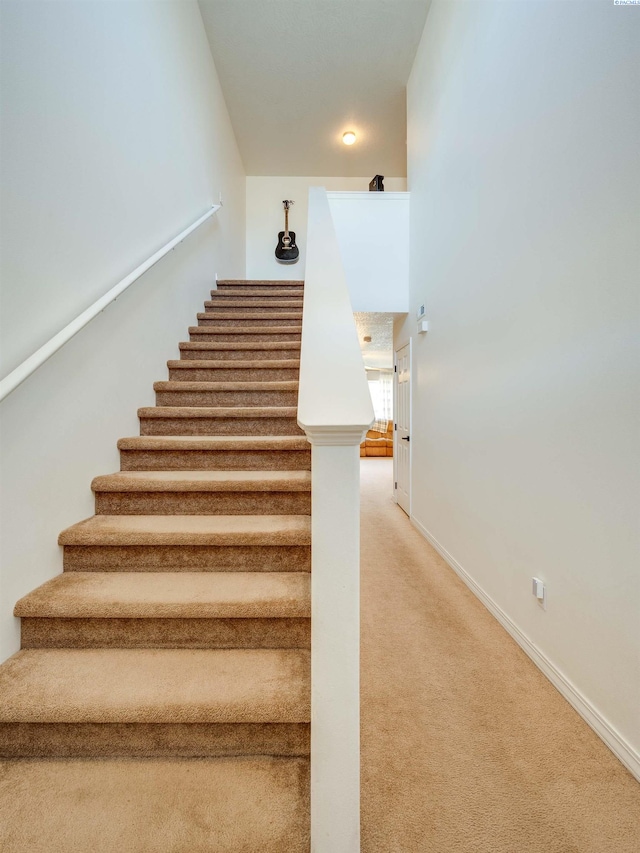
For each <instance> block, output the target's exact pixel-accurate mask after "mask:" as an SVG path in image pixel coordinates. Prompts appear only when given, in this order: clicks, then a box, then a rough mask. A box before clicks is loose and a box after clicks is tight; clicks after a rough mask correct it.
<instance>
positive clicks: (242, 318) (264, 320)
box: [198, 310, 302, 329]
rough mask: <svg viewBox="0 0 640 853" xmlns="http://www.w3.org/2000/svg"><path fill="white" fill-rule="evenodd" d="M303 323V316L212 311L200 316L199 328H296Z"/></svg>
mask: <svg viewBox="0 0 640 853" xmlns="http://www.w3.org/2000/svg"><path fill="white" fill-rule="evenodd" d="M301 322H302V314H299V315H297V314H292V313H288V314H277V313H272V312H271V313H270V314H265V315H258V316H251V315H249V314H247V315H245V314H240V315H238V316H234V314H233V312H231V311H229V312H227V313H224V314H219V313H218V312H216V311H213V310H212V311H210V312H207V313H204V314H198V326H221V327H226V328H228V329H237V328H241V329H250V328H254V327H256V326H258V327H261V326H276V327H280V326H295V327H298V326H299V325H300V323H301Z"/></svg>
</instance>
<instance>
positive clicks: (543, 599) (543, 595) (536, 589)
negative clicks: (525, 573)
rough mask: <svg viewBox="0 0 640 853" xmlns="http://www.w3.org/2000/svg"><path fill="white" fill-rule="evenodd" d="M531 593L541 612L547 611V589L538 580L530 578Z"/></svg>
mask: <svg viewBox="0 0 640 853" xmlns="http://www.w3.org/2000/svg"><path fill="white" fill-rule="evenodd" d="M531 592H532V593H533V594H534V595H535V597H536V600H537V602H538V604H539V605H540V607H542V609H543V610H546V609H547V587H546V584H545V583H544V582H543V581H541V580H540V578H531Z"/></svg>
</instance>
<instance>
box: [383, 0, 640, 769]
mask: <svg viewBox="0 0 640 853" xmlns="http://www.w3.org/2000/svg"><path fill="white" fill-rule="evenodd" d="M639 44H640V15H639V14H638V9H637V8H636V7H624V6H615V5H614V4H613V3H611V2H609V3H592V2H572V3H555V2H537V3H534V2H529V3H503V2H477V3H468V2H439V1H438V0H434V3H433V5H432V7H431V11H430V13H429V17H428V19H427V23H426V27H425V31H424V35H423V38H422V42H421V45H420V49H419V51H418V55H417V58H416V61H415V65H414V68H413V72H412V75H411V79H410V81H409V87H408V131H409V133H408V136H409V140H408V146H409V150H408V156H409V160H408V162H409V169H408V171H409V177H408V188H409V190H410V192H411V290H410V293H411V299H410V301H411V305H410V314H409V316H408V318H407V320H406V321H405V322H404V324H400V327H399V328H397V329H396V344H397V345H401V344H402V343H404V342H405V341H406V340H407V338H408V337H409V336H412V337H414V342H413V353H414V361H413V426H412V441H411V448H412V453H413V458H412V513H413V517H414V523H415V524H416V526H417V527H418V528H419V529H420V530H421V531H422V532H423V533H424V534H425V535H426V536H427V537H428V538H430V539H431V541H432V542H433V543H434V544H435V545H436V547H438V548H439V549H440V550H441V552H442V553H443V554H445V555H446V557H447V559H448V560H449V561H450V563H451V564H452V565H453V566H454V567H455V568H456V569H457V570H458V571H459V572H460V573H461V574H462V575H463V576H464V577H465V579H466V581H467V582H468V583H469V585H470V586H471V587H472V588H474V589H475V591H476V592H477V593H478V594H479V595H480V597H481V598H482V599H483V600H484V601H485V603H487V604H488V606H489V607H490V608H491V609H493V612H494V613H496V615H498V616H499V618H500V619H501V620H502V622H503V624H504V625H505V626H506V627H507V628H508V629H509V630H510V631H511V632H512V634H513V635H514V636H516V637H517V638H518V639H519V641H520V642H521V644H522V645H523V647H524V648H525V650H527V651H528V652H529V654H531V655H532V657H533V658H534V660H536V661H537V662H538V664H539V665H540V666H541V667H542V668H543V669H544V670H545V671H546V672H547V674H548V675H549V676H550V677H551V678H552V680H553V681H554V683H556V685H557V686H558V687H559V688H560V689H561V690H562V692H563V693H564V695H565V696H567V697H568V698H569V699H570V700H571V701H572V702H573V704H574V705H575V707H576V708H578V710H580V712H581V713H582V714H583V716H584V717H585V718H586V719H587V720H588V721H589V722H590V723H591V725H593V726H594V728H596V730H598V731H599V732H600V734H601V735H602V736H603V737H604V738H605V740H606V741H607V742H608V743H609V745H610V746H611V747H612V748H613V749H614V751H615V752H616V753H617V754H618V755H619V756H620V757H621V758H622V760H623V761H625V763H626V764H627V766H628V767H630V768H631V769H632V770H633V771H634V772H636V773H638V772H640V764H638V750H639V748H640V716H639V715H638V709H639V708H640V678H639V673H640V655H639V643H640V630H639V625H640V620H639V616H640V574H639V572H638V565H639V559H638V557H639V549H638V535H637V530H638V528H637V520H638V506H639V503H638V497H639V482H640V481H639V478H638V474H639V467H638V435H639V434H640V430H639V429H638V427H639V424H640V420H639V412H638V378H639V377H638V348H637V343H638V331H639V329H638V325H639V324H638V318H639V312H638V307H639V306H638V291H637V287H638V272H639V270H640V257H639V252H638V234H639V233H640V221H639V217H638V199H639V198H640V172H639V165H640V161H639V158H638V155H637V140H638V139H639V138H640V103H639V101H638V95H637V87H636V80H637V69H638V45H639ZM423 301H425V303H426V311H427V318H428V320H429V332H428V334H427V335H423V336H417V335H415V311H416V310H417V307H418V305H419V304H420V303H421V302H423ZM534 575H535V576H538V577H540V578H542V579H543V580H544V581H545V583H546V584H547V589H548V607H547V610H546V611H545V610H543V609H542V608H541V607H540V606H539V605H538V604H537V603H536V600H535V598H534V597H533V595H532V593H531V578H532V576H534ZM484 663H485V665H486V666H491V665H492V662H491V661H486V662H484Z"/></svg>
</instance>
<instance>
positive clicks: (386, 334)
mask: <svg viewBox="0 0 640 853" xmlns="http://www.w3.org/2000/svg"><path fill="white" fill-rule="evenodd" d="M353 316H354V317H355V321H356V329H357V331H358V341H359V342H360V349H361V350H362V357H363V359H364V366H365V367H374V368H375V367H377V368H381V367H384V368H392V367H393V318H394V317H395V316H396V315H395V314H383V313H380V312H374V311H367V312H364V311H362V312H361V311H356V312H355V313H354V315H353ZM366 336H369V337H370V338H371V341H370V342H368V341H365V340H364V338H365V337H366Z"/></svg>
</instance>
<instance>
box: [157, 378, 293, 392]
mask: <svg viewBox="0 0 640 853" xmlns="http://www.w3.org/2000/svg"><path fill="white" fill-rule="evenodd" d="M298 385H299V383H298V382H296V381H294V380H282V381H276V382H269V381H267V382H174V381H169V382H166V381H162V382H154V383H153V390H154V391H185V392H187V391H237V392H238V393H240V392H242V391H297V390H298Z"/></svg>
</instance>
